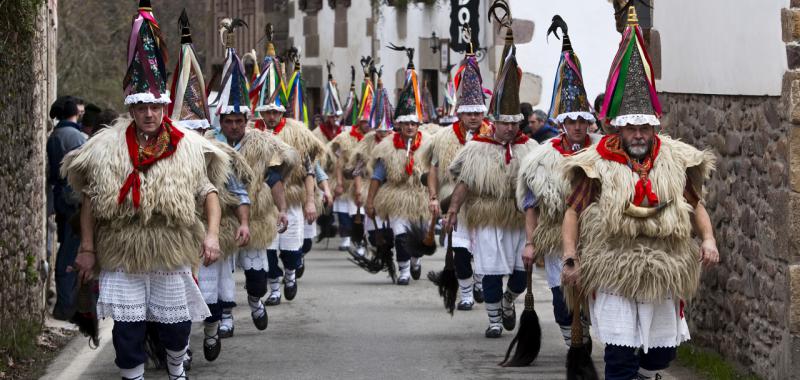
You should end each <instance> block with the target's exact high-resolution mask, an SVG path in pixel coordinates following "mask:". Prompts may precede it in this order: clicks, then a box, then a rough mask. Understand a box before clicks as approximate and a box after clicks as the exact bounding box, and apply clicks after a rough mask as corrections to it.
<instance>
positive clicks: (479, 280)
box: [472, 273, 483, 291]
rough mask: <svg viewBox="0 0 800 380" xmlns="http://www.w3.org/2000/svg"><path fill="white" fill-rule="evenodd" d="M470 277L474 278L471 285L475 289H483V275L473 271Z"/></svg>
mask: <svg viewBox="0 0 800 380" xmlns="http://www.w3.org/2000/svg"><path fill="white" fill-rule="evenodd" d="M472 279H473V280H474V283H473V285H472V286H474V287H475V289H478V290H481V291H482V290H483V275H482V274H477V273H475V274H474V275H472Z"/></svg>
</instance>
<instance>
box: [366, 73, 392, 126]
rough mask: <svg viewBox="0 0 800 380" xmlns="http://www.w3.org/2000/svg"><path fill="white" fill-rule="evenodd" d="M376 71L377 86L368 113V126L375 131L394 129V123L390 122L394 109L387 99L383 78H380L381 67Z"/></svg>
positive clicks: (387, 93) (387, 94)
mask: <svg viewBox="0 0 800 380" xmlns="http://www.w3.org/2000/svg"><path fill="white" fill-rule="evenodd" d="M377 73H378V88H377V89H376V90H375V102H374V104H373V106H372V112H371V113H370V118H369V128H370V129H374V130H376V131H388V132H391V131H393V130H394V123H393V122H392V118H393V117H394V111H393V110H392V103H391V101H390V100H389V91H387V90H386V87H383V80H382V79H381V75H382V74H383V69H381V70H380V71H378V72H377Z"/></svg>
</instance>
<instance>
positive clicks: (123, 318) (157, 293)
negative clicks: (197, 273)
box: [97, 267, 211, 323]
mask: <svg viewBox="0 0 800 380" xmlns="http://www.w3.org/2000/svg"><path fill="white" fill-rule="evenodd" d="M210 315H211V312H209V310H208V306H206V303H205V300H203V296H202V294H201V293H200V288H198V286H197V283H196V282H195V280H194V278H193V277H192V271H191V270H190V269H189V268H188V267H185V268H180V269H176V270H171V271H151V272H145V273H126V272H125V271H122V270H116V271H101V272H100V297H99V299H98V300H97V317H98V318H106V317H110V318H111V319H113V320H115V321H119V322H139V321H150V322H158V323H178V322H183V321H202V320H203V319H205V318H206V317H208V316H210Z"/></svg>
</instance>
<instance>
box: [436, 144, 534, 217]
mask: <svg viewBox="0 0 800 380" xmlns="http://www.w3.org/2000/svg"><path fill="white" fill-rule="evenodd" d="M537 146H538V144H537V143H536V141H535V140H528V141H527V142H525V143H524V144H515V145H513V147H512V148H511V149H512V157H513V158H512V159H511V161H510V162H509V163H508V164H506V159H505V154H506V148H505V147H503V146H499V145H494V144H490V143H485V142H479V141H470V142H468V143H467V144H466V145H465V146H464V148H463V149H461V150H460V151H459V152H458V154H457V155H456V158H455V160H453V163H452V164H450V167H449V170H450V174H451V175H452V176H453V178H455V182H456V183H459V182H464V184H466V185H467V187H468V188H469V192H468V194H467V198H466V200H465V201H464V203H463V207H464V209H465V215H466V218H467V225H468V226H469V227H470V228H483V227H496V228H501V229H507V230H513V229H520V228H524V227H525V218H524V215H523V214H522V213H521V212H519V211H518V210H517V207H516V204H515V198H514V195H515V191H516V179H517V172H518V171H519V167H520V161H521V160H522V159H523V157H525V156H526V155H527V154H528V153H529V152H531V151H532V150H533V149H534V148H535V147H537Z"/></svg>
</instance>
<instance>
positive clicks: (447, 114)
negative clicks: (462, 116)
mask: <svg viewBox="0 0 800 380" xmlns="http://www.w3.org/2000/svg"><path fill="white" fill-rule="evenodd" d="M451 68H452V67H449V68H448V70H447V83H445V85H444V102H442V115H441V116H440V117H439V124H442V125H448V124H453V123H455V122H456V121H458V116H456V85H455V83H453V76H452V75H451V74H450V70H449V69H451ZM485 108H486V107H484V109H485Z"/></svg>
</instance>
